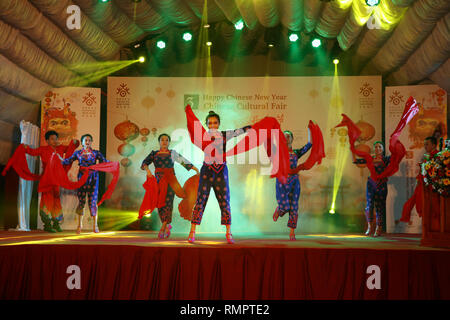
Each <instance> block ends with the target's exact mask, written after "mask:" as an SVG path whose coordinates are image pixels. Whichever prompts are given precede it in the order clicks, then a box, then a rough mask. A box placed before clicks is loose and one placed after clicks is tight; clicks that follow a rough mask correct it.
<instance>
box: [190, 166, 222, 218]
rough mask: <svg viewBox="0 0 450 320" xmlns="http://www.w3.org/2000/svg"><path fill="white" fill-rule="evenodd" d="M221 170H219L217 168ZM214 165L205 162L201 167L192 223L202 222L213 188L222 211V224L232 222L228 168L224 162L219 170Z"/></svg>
mask: <svg viewBox="0 0 450 320" xmlns="http://www.w3.org/2000/svg"><path fill="white" fill-rule="evenodd" d="M217 171H219V170H217ZM217 171H216V169H215V168H214V167H212V166H208V165H206V164H203V166H202V168H201V169H200V182H199V184H198V192H197V201H196V202H195V206H194V210H193V212H192V223H193V224H200V223H201V222H202V217H203V212H204V210H205V207H206V203H207V202H208V198H209V192H210V191H211V188H213V190H214V193H215V195H216V199H217V202H219V207H220V212H221V224H223V225H230V224H231V209H230V187H229V184H228V168H227V166H226V164H223V166H222V168H221V170H220V171H219V172H217Z"/></svg>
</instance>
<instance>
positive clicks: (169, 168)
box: [141, 133, 199, 239]
mask: <svg viewBox="0 0 450 320" xmlns="http://www.w3.org/2000/svg"><path fill="white" fill-rule="evenodd" d="M170 140H171V139H170V136H169V135H168V134H165V133H163V134H161V135H160V136H159V137H158V142H159V147H160V149H159V150H158V151H155V150H153V151H152V152H150V154H149V155H148V156H147V157H146V158H145V159H144V161H142V165H141V169H142V170H145V171H147V176H148V177H152V176H153V174H152V172H151V171H150V169H149V167H148V166H149V165H150V164H151V163H153V164H154V165H155V175H156V180H157V181H158V186H159V195H160V196H164V195H165V197H163V198H162V199H161V203H160V205H158V214H159V218H160V219H161V223H162V225H161V229H160V231H159V233H158V238H159V239H164V238H168V237H169V236H170V229H172V226H171V225H170V223H171V222H172V210H173V199H174V196H175V194H176V195H177V196H178V197H180V198H184V197H185V194H184V191H183V189H182V188H181V186H180V184H179V183H178V181H177V180H176V177H175V171H174V169H173V166H174V163H175V162H178V163H179V164H181V165H182V166H183V167H185V168H186V169H187V170H191V169H194V170H195V171H196V172H197V174H198V173H199V172H198V169H197V168H196V167H195V166H194V165H193V164H192V163H190V162H189V161H188V160H186V159H185V158H183V157H182V156H181V155H180V154H179V153H178V152H176V151H175V150H169V144H170Z"/></svg>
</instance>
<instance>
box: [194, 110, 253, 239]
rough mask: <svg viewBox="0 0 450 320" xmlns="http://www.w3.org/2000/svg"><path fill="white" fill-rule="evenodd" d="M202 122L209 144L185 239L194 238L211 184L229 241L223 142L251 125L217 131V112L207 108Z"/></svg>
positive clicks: (226, 176)
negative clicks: (203, 122)
mask: <svg viewBox="0 0 450 320" xmlns="http://www.w3.org/2000/svg"><path fill="white" fill-rule="evenodd" d="M205 124H206V125H207V126H208V129H209V131H208V134H209V136H210V138H211V141H212V143H211V144H210V146H211V147H212V148H206V149H205V157H204V162H203V165H202V168H201V169H200V182H199V185H198V192H197V201H196V203H195V206H194V210H193V213H192V222H191V231H190V232H189V237H188V241H189V242H190V243H193V242H194V241H195V228H196V226H197V225H199V224H200V223H201V221H202V217H203V212H204V210H205V207H206V203H207V202H208V197H209V192H210V190H211V188H213V190H214V193H215V195H216V199H217V201H218V202H219V207H220V211H221V215H222V218H221V224H222V225H225V226H226V239H227V242H228V243H229V244H232V243H234V240H233V236H232V234H231V228H230V226H231V209H230V186H229V183H228V167H227V164H226V154H225V151H226V143H227V141H228V140H230V139H231V138H234V137H237V136H239V135H241V134H243V133H245V132H246V131H247V130H248V129H250V128H251V126H245V127H243V128H241V129H236V130H227V131H218V129H219V126H220V116H219V115H218V114H217V113H215V112H214V111H210V112H209V114H208V115H207V116H206V119H205Z"/></svg>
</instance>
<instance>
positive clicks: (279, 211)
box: [273, 121, 325, 240]
mask: <svg viewBox="0 0 450 320" xmlns="http://www.w3.org/2000/svg"><path fill="white" fill-rule="evenodd" d="M284 135H285V137H286V141H287V145H288V148H289V161H290V169H291V170H290V171H289V176H288V179H287V182H286V183H282V182H281V181H280V180H279V179H277V181H276V197H277V202H278V206H277V208H276V209H275V213H274V214H273V221H277V220H278V217H282V216H284V215H285V214H286V213H287V212H289V220H288V224H287V226H288V227H289V228H290V233H289V239H290V240H296V239H295V229H296V228H297V220H298V201H299V198H300V190H301V188H300V179H299V176H298V172H299V171H300V170H309V169H311V168H312V167H313V165H314V164H315V163H318V164H320V163H321V162H322V158H324V157H325V152H324V143H323V136H322V132H321V131H320V128H319V126H317V125H316V124H314V123H313V122H312V121H310V122H309V126H308V143H307V144H306V145H304V146H303V147H302V148H300V149H294V150H293V149H292V141H293V140H294V135H293V134H292V132H290V131H284ZM311 136H312V137H311ZM313 146H314V148H313V149H312V151H311V154H310V156H309V157H308V160H307V161H306V162H305V163H302V164H301V165H299V166H297V162H298V160H299V159H300V158H301V157H302V156H303V155H304V154H305V153H307V152H308V151H309V150H310V149H311V147H313Z"/></svg>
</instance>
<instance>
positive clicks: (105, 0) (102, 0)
mask: <svg viewBox="0 0 450 320" xmlns="http://www.w3.org/2000/svg"><path fill="white" fill-rule="evenodd" d="M108 1H109V0H101V2H108Z"/></svg>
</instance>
